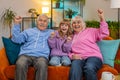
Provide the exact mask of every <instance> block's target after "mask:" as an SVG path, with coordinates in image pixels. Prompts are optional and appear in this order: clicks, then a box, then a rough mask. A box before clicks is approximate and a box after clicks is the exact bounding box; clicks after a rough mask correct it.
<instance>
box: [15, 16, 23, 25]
mask: <svg viewBox="0 0 120 80" xmlns="http://www.w3.org/2000/svg"><path fill="white" fill-rule="evenodd" d="M21 22H22V17H21V16H16V17H15V18H14V23H15V24H20V23H21Z"/></svg>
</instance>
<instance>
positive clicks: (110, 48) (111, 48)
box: [97, 39, 120, 67]
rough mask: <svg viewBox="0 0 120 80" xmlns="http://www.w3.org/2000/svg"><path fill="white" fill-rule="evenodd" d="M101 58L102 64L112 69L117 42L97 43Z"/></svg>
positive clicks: (102, 41)
mask: <svg viewBox="0 0 120 80" xmlns="http://www.w3.org/2000/svg"><path fill="white" fill-rule="evenodd" d="M97 44H98V46H99V48H100V51H101V53H102V56H103V63H104V64H108V65H110V66H112V67H114V59H115V56H116V53H117V50H118V48H119V44H120V39H118V40H101V41H98V42H97Z"/></svg>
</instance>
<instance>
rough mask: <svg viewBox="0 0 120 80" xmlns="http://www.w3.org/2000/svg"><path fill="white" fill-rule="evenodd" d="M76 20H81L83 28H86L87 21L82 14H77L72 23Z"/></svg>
mask: <svg viewBox="0 0 120 80" xmlns="http://www.w3.org/2000/svg"><path fill="white" fill-rule="evenodd" d="M74 21H81V23H82V27H83V28H86V24H85V22H84V21H83V18H82V17H81V16H79V15H77V16H75V17H74V18H72V20H71V23H73V22H74Z"/></svg>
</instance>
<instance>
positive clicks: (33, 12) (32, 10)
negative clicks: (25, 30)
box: [28, 8, 39, 17]
mask: <svg viewBox="0 0 120 80" xmlns="http://www.w3.org/2000/svg"><path fill="white" fill-rule="evenodd" d="M28 13H31V17H35V16H38V15H39V14H38V13H37V11H36V9H34V8H30V9H29V10H28Z"/></svg>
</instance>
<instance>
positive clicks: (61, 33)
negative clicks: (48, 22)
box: [58, 20, 72, 37]
mask: <svg viewBox="0 0 120 80" xmlns="http://www.w3.org/2000/svg"><path fill="white" fill-rule="evenodd" d="M62 24H67V25H68V31H67V34H66V35H67V37H68V36H72V28H71V24H70V21H68V20H63V21H61V22H60V24H59V29H58V33H59V35H60V36H61V37H64V34H63V32H62V31H61V28H60V27H61V25H62Z"/></svg>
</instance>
